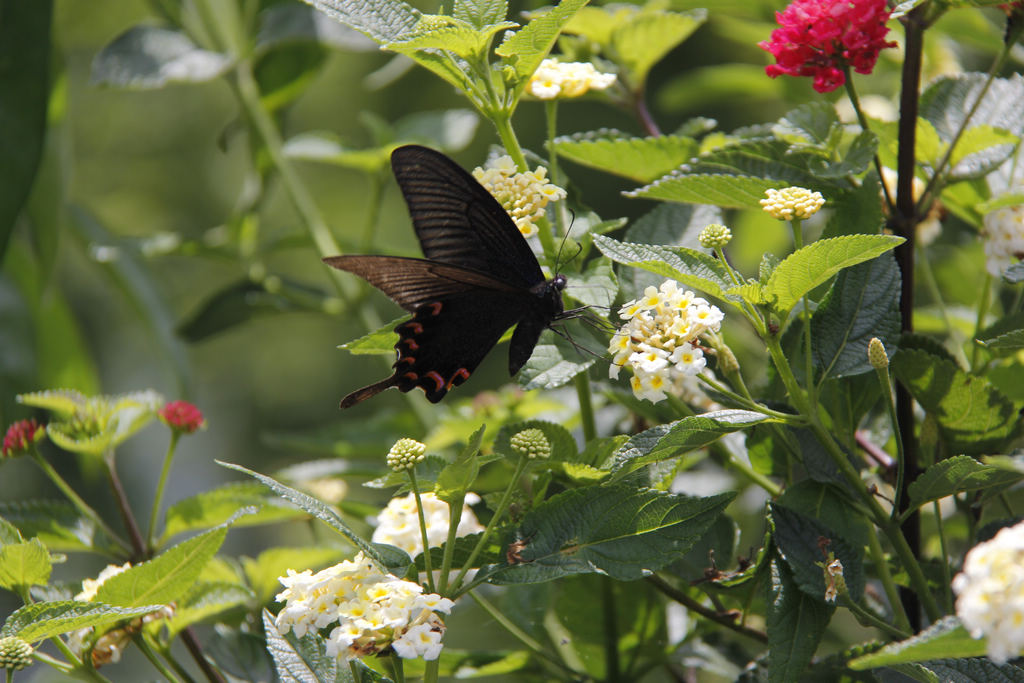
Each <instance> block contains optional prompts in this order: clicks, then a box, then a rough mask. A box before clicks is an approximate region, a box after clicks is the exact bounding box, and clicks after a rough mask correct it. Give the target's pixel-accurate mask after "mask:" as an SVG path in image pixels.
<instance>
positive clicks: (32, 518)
mask: <svg viewBox="0 0 1024 683" xmlns="http://www.w3.org/2000/svg"><path fill="white" fill-rule="evenodd" d="M0 517H2V518H4V519H6V520H7V521H8V522H10V523H11V524H13V525H14V526H16V527H17V528H18V529H19V530H20V531H21V534H22V536H23V537H24V538H33V537H38V538H39V540H40V541H42V542H43V543H44V544H45V545H46V547H47V548H48V549H50V550H57V551H68V550H76V551H80V550H96V549H97V548H99V547H103V545H104V544H105V543H109V541H108V540H107V539H106V537H105V536H104V535H102V534H99V533H98V532H97V529H96V523H95V522H93V521H92V520H91V519H89V518H88V517H84V516H82V514H81V513H80V512H79V511H78V509H77V508H76V507H75V506H74V505H72V504H71V503H65V502H63V501H58V500H28V501H0ZM101 541H102V543H101Z"/></svg>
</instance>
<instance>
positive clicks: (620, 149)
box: [555, 129, 698, 183]
mask: <svg viewBox="0 0 1024 683" xmlns="http://www.w3.org/2000/svg"><path fill="white" fill-rule="evenodd" d="M697 150H698V144H697V141H696V140H694V139H693V138H689V137H684V136H681V135H662V136H658V137H646V138H638V137H633V136H630V135H628V134H626V133H621V132H619V131H617V130H611V129H601V130H596V131H593V132H590V133H576V134H574V135H571V136H564V135H563V136H561V137H558V138H555V151H556V152H558V155H559V156H561V157H564V158H566V159H568V160H570V161H574V162H576V163H577V164H582V165H583V166H588V167H590V168H596V169H598V170H601V171H605V172H606V173H614V174H615V175H618V176H623V177H626V178H630V179H631V180H635V181H637V182H641V183H649V182H651V181H652V180H655V179H657V178H660V177H661V176H663V175H665V174H666V173H669V172H670V171H672V170H673V169H676V168H678V167H679V166H680V165H681V164H683V163H685V162H686V161H688V160H689V159H690V158H691V157H693V156H694V155H695V154H697Z"/></svg>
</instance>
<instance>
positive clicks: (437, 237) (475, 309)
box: [324, 145, 566, 408]
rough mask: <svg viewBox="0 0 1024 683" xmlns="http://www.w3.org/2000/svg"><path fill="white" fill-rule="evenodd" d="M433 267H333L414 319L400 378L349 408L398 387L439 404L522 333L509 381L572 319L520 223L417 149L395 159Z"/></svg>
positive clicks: (379, 261) (353, 397) (354, 261)
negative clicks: (545, 335)
mask: <svg viewBox="0 0 1024 683" xmlns="http://www.w3.org/2000/svg"><path fill="white" fill-rule="evenodd" d="M391 164H392V168H393V169H394V173H395V178H396V180H397V181H398V184H399V187H400V188H401V190H402V194H403V195H404V196H405V200H406V203H407V204H408V206H409V215H410V216H411V218H412V221H413V227H414V229H415V231H416V236H417V238H418V239H419V242H420V246H421V247H422V248H423V254H424V256H426V258H424V259H416V258H404V257H396V256H335V257H331V258H327V259H324V261H325V262H326V263H327V264H328V265H331V266H333V267H335V268H339V269H341V270H346V271H349V272H351V273H355V274H356V275H359V276H360V277H362V278H364V279H365V280H367V281H368V282H369V283H370V284H372V285H373V286H374V287H377V288H378V289H380V290H381V291H383V292H384V293H385V294H387V295H388V296H389V297H390V298H391V299H392V300H394V301H395V303H397V304H398V305H399V306H401V307H402V308H404V309H405V310H407V311H409V312H410V313H412V314H413V315H412V318H411V319H410V320H408V321H405V322H403V323H402V324H400V325H398V326H397V327H396V328H395V331H396V332H397V333H398V337H399V340H398V343H397V344H396V345H395V350H396V352H397V356H398V357H397V360H396V361H395V364H394V365H393V368H394V373H393V374H392V375H391V376H390V377H388V378H386V379H383V380H381V381H380V382H376V383H374V384H371V385H369V386H366V387H363V388H362V389H358V390H357V391H354V392H352V393H351V394H349V395H348V396H346V397H345V398H344V399H342V401H341V407H342V408H348V407H350V406H353V405H355V404H357V403H359V402H360V401H363V400H366V399H367V398H370V397H371V396H374V395H376V394H378V393H380V392H381V391H383V390H385V389H388V388H390V387H397V388H398V389H399V390H401V391H410V390H412V389H413V388H415V387H420V388H421V389H423V391H424V393H425V394H426V396H427V399H428V400H430V401H431V402H433V403H436V402H438V401H440V400H441V399H442V398H444V396H445V395H446V394H447V393H448V391H449V390H450V389H452V388H453V387H456V386H458V385H460V384H462V383H463V382H465V381H466V379H468V378H469V376H470V375H471V374H472V373H473V371H474V370H475V369H476V368H477V366H478V365H479V364H480V362H481V361H482V360H483V359H484V356H486V355H487V353H488V352H489V351H490V350H491V348H493V347H494V345H495V344H497V343H498V340H499V339H500V338H501V336H502V334H504V332H505V330H507V329H508V328H510V327H512V326H513V325H515V326H516V329H515V332H513V334H512V340H511V344H510V347H509V374H511V375H514V374H515V373H516V372H518V371H519V369H520V368H522V366H523V365H524V364H525V363H526V361H527V360H529V358H530V355H531V354H532V353H533V349H534V347H535V346H536V345H537V340H538V339H539V338H540V334H541V332H543V331H544V329H545V328H546V327H548V326H549V325H550V324H551V323H552V322H553V321H555V320H557V319H558V318H559V317H560V316H562V315H563V313H564V308H563V304H562V290H563V289H564V288H565V284H566V280H565V277H564V276H562V275H556V276H555V277H554V278H552V279H550V280H547V279H545V278H544V275H543V273H542V272H541V269H540V265H539V264H538V262H537V258H536V257H535V256H534V255H533V252H532V251H531V250H530V247H529V245H528V244H527V243H526V240H525V239H524V238H523V237H522V235H521V234H520V233H519V230H518V228H516V226H515V223H513V222H512V219H511V218H510V217H509V215H508V214H507V213H506V212H505V210H504V209H503V208H502V207H501V205H500V204H498V202H497V200H495V199H494V198H493V197H492V196H491V195H490V193H488V192H487V190H486V189H484V188H483V187H482V186H481V185H480V184H479V183H478V182H477V181H476V179H474V178H473V177H472V176H471V175H470V174H468V173H467V172H466V171H464V170H463V169H462V168H461V167H459V166H458V165H457V164H455V162H453V161H451V160H450V159H449V158H448V157H446V156H444V155H443V154H441V153H440V152H436V151H434V150H431V149H428V148H426V147H419V146H415V145H409V146H406V147H399V148H398V149H396V150H395V151H394V152H393V153H392V155H391Z"/></svg>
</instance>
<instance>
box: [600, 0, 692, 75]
mask: <svg viewBox="0 0 1024 683" xmlns="http://www.w3.org/2000/svg"><path fill="white" fill-rule="evenodd" d="M707 16H708V14H707V10H704V9H697V10H692V11H690V12H666V11H660V10H654V11H643V10H642V11H640V12H637V13H636V14H634V15H633V16H631V17H630V18H629V19H627V20H626V21H622V22H618V23H617V24H616V26H615V27H614V28H613V29H612V34H611V44H612V48H613V49H614V51H615V53H616V55H617V57H618V60H619V63H621V64H622V65H623V66H625V67H626V69H627V70H628V71H629V86H630V87H631V88H633V89H634V90H637V91H642V90H643V87H644V83H645V82H646V81H647V74H648V73H649V72H650V70H651V67H653V66H654V65H655V64H657V63H658V62H660V61H661V60H662V59H663V58H664V57H665V56H666V55H667V54H668V53H669V52H671V51H672V50H673V49H674V48H675V47H677V46H678V45H679V44H681V43H682V42H683V41H684V40H686V39H687V38H689V37H690V35H691V34H692V33H693V32H694V31H696V30H697V29H698V28H699V27H700V25H701V24H703V23H704V22H705V21H706V20H707Z"/></svg>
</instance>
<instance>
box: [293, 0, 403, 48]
mask: <svg viewBox="0 0 1024 683" xmlns="http://www.w3.org/2000/svg"><path fill="white" fill-rule="evenodd" d="M304 1H305V2H306V3H308V4H310V5H312V6H313V7H316V8H317V9H318V10H320V11H321V12H323V13H324V14H326V15H327V16H329V17H330V18H331V19H334V20H335V21H340V22H341V23H343V24H346V25H347V26H351V27H352V28H354V29H355V30H357V31H359V32H360V33H362V34H363V35H366V36H369V37H370V38H371V39H373V40H374V41H375V42H377V43H381V44H383V43H389V42H391V41H392V40H395V39H396V38H398V36H400V35H402V34H403V33H407V32H409V31H411V30H413V28H414V27H415V26H416V22H417V21H419V18H420V12H419V10H417V9H416V8H415V7H413V6H411V5H408V4H406V3H404V2H402V1H401V0H304Z"/></svg>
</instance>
